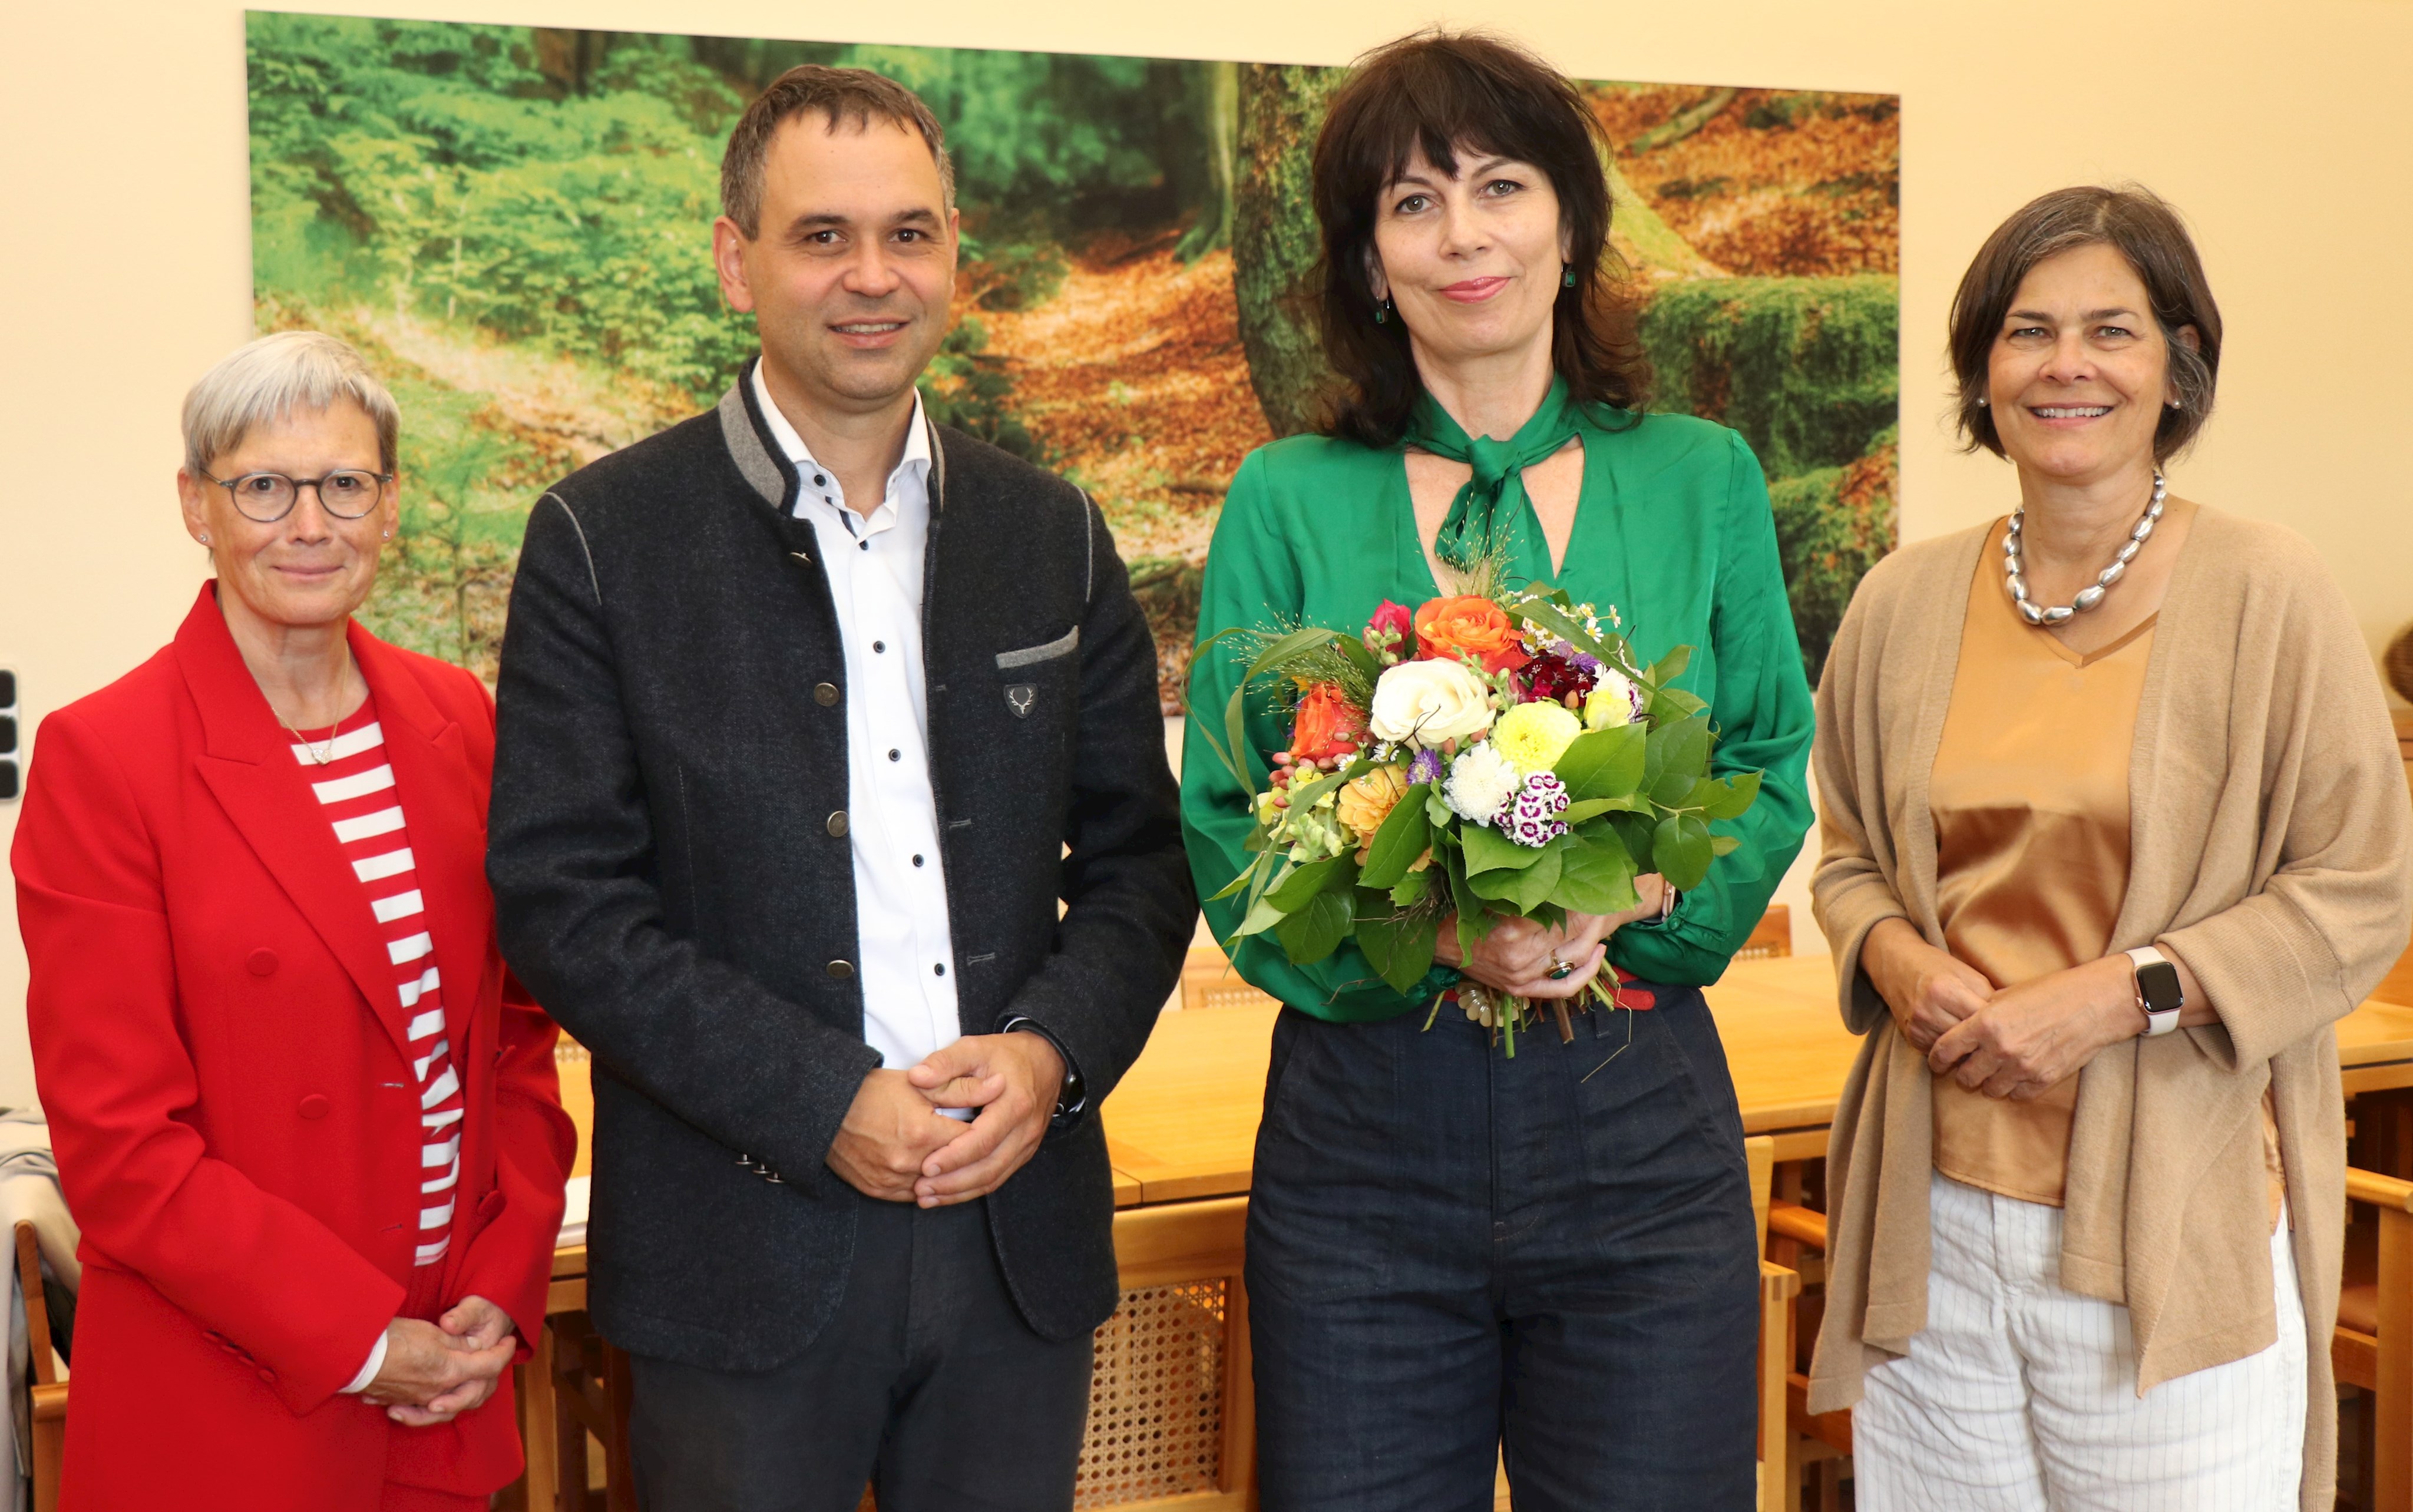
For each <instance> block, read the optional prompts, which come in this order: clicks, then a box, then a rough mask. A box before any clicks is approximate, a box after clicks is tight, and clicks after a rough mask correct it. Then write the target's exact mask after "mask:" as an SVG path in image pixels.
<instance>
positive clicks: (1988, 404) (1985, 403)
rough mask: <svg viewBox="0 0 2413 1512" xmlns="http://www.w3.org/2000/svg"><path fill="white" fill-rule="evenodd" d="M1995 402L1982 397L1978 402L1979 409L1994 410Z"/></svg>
mask: <svg viewBox="0 0 2413 1512" xmlns="http://www.w3.org/2000/svg"><path fill="white" fill-rule="evenodd" d="M1993 402H1994V401H1992V400H1991V399H1988V398H1985V397H1982V396H1980V397H1979V399H1978V400H1977V408H1980V409H1987V408H1992V406H1993Z"/></svg>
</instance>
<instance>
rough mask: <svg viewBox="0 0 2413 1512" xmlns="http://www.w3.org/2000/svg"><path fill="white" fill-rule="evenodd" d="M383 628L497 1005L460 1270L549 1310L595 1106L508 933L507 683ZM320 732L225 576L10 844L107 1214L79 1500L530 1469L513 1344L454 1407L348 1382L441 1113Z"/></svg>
mask: <svg viewBox="0 0 2413 1512" xmlns="http://www.w3.org/2000/svg"><path fill="white" fill-rule="evenodd" d="M351 647H352V654H353V656H354V658H355V659H356V660H357V661H358V662H359V664H360V668H361V671H362V673H363V674H364V675H365V676H366V678H367V679H368V684H369V687H370V689H371V690H372V691H373V692H374V693H375V695H376V698H377V715H378V719H379V721H380V722H381V723H382V725H383V726H384V730H385V739H386V749H387V751H388V753H389V755H390V757H391V760H392V766H393V772H394V782H395V786H396V790H397V791H398V793H400V795H401V799H402V804H403V808H404V811H405V813H406V814H407V816H408V820H409V824H410V841H411V847H412V850H413V852H414V853H415V856H416V859H417V863H418V869H419V875H420V878H421V880H422V891H423V892H424V893H425V895H426V898H427V912H428V918H429V932H430V933H431V934H433V935H434V937H435V941H436V956H437V961H438V962H439V963H440V964H441V966H442V968H443V971H444V996H445V999H446V1001H447V1002H448V1003H452V1004H454V1005H455V1008H454V1011H456V1012H457V1011H458V1009H459V1007H461V1006H466V1007H467V1009H468V1012H467V1014H466V1018H467V1022H468V1029H467V1031H466V1034H464V1035H462V1036H460V1037H459V1039H458V1041H456V1044H455V1047H454V1050H453V1064H454V1066H455V1067H456V1068H457V1070H458V1071H459V1073H460V1075H461V1077H462V1081H463V1085H464V1088H465V1092H466V1106H467V1112H466V1116H465V1117H464V1119H462V1141H461V1184H460V1187H459V1191H460V1193H461V1202H460V1206H459V1208H457V1209H456V1211H457V1213H458V1215H459V1216H458V1217H457V1218H456V1220H455V1223H456V1226H455V1228H454V1232H453V1240H452V1250H451V1253H449V1254H448V1255H447V1256H446V1257H445V1259H444V1261H443V1262H442V1264H443V1267H444V1275H443V1278H442V1280H443V1296H444V1298H445V1302H446V1305H448V1306H449V1305H450V1304H451V1303H452V1302H453V1301H457V1300H458V1299H460V1298H461V1297H465V1296H468V1295H470V1294H473V1293H474V1294H476V1295H478V1296H481V1297H486V1298H488V1299H489V1300H491V1301H493V1302H495V1303H496V1305H498V1306H500V1307H501V1308H503V1309H504V1310H505V1311H506V1312H509V1313H510V1314H511V1319H512V1321H513V1322H514V1323H516V1324H517V1325H518V1326H519V1331H520V1336H521V1338H522V1339H523V1340H527V1339H532V1338H534V1337H535V1336H536V1331H537V1328H538V1327H539V1325H540V1323H541V1321H542V1317H543V1312H544V1297H545V1288H546V1284H547V1280H548V1277H549V1274H550V1271H551V1264H552V1256H553V1247H554V1240H555V1236H556V1235H557V1233H558V1232H559V1225H560V1223H561V1209H562V1180H563V1178H564V1177H565V1176H567V1175H568V1173H569V1170H570V1160H571V1156H572V1153H573V1151H574V1148H575V1142H576V1136H575V1134H574V1132H573V1131H572V1129H571V1126H570V1120H569V1119H568V1118H567V1117H566V1116H565V1115H564V1114H563V1113H562V1111H561V1103H560V1092H559V1088H558V1084H557V1083H556V1081H555V1075H554V1067H553V1045H554V1040H555V1034H556V1030H555V1028H554V1026H553V1024H552V1023H551V1022H550V1021H549V1020H548V1019H546V1017H545V1016H544V1015H543V1013H542V1012H541V1011H540V1010H539V1009H538V1008H537V1006H536V1005H535V1003H534V1002H532V1001H530V1000H529V999H528V998H527V996H526V993H525V992H523V991H522V990H521V989H520V988H519V986H518V985H517V983H516V982H515V981H514V980H513V979H512V978H511V977H510V976H509V975H508V974H507V973H506V972H505V971H504V968H503V964H502V958H501V956H500V955H499V953H498V952H497V950H496V943H495V924H494V903H493V900H492V898H491V897H490V896H489V894H488V892H487V887H486V877H485V852H486V792H487V779H488V777H489V774H490V773H491V771H492V769H493V763H494V749H495V715H494V704H493V702H492V701H491V700H490V699H489V698H488V697H487V696H486V692H485V689H483V688H481V686H480V685H479V684H478V682H477V680H476V679H475V678H473V677H471V676H470V675H469V674H467V673H466V672H463V671H461V670H460V669H459V668H457V667H452V666H447V665H445V664H444V663H442V662H439V661H435V660H430V659H428V658H426V657H422V656H417V655H414V654H412V653H410V652H408V651H404V650H400V649H398V648H396V647H393V646H390V645H386V644H384V643H383V642H381V641H379V640H377V638H376V637H375V636H372V635H370V634H369V633H368V632H367V631H365V630H362V629H360V628H359V627H358V626H357V625H356V626H354V627H353V628H352V630H351ZM290 746H291V737H290V736H289V735H288V734H286V733H285V731H284V730H283V728H282V727H280V726H279V725H278V723H277V721H276V718H275V716H274V713H273V712H271V710H270V708H269V705H268V701H267V699H266V698H265V697H264V696H263V695H262V694H261V693H260V691H259V686H258V685H257V684H256V683H254V682H253V680H252V677H251V674H250V672H249V670H248V669H247V668H245V666H244V662H243V659H242V656H241V654H240V653H239V652H238V651H237V650H236V648H235V644H234V639H233V637H232V635H231V634H229V631H228V630H227V626H226V621H225V619H224V618H223V617H222V616H221V615H220V614H219V612H218V607H217V601H216V599H215V593H214V589H213V587H212V586H203V587H202V589H201V594H200V600H199V601H197V602H196V603H195V604H194V606H193V611H192V613H191V614H190V615H186V616H185V623H184V627H183V628H182V629H181V630H178V631H177V632H176V639H175V641H174V643H173V644H172V645H169V646H168V647H167V648H165V649H164V650H162V651H160V652H159V653H158V654H157V655H156V656H155V657H153V658H152V659H151V660H149V661H146V662H144V663H143V664H142V665H141V667H138V668H136V669H135V670H134V671H133V672H132V673H129V674H126V676H124V677H122V678H120V679H118V681H116V682H114V683H112V684H111V685H110V686H109V687H107V688H105V689H101V690H100V691H99V692H97V693H95V694H93V695H92V696H91V697H89V698H85V699H82V700H80V701H78V702H77V703H75V704H69V705H68V706H67V707H66V708H63V709H60V710H59V711H57V712H56V713H54V714H52V716H51V717H50V718H49V719H45V720H43V721H42V729H41V739H40V742H39V745H38V748H37V761H36V762H35V763H34V767H33V771H32V774H31V780H30V781H29V782H28V784H27V786H26V792H25V799H24V810H23V813H22V816H21V817H20V819H19V821H18V824H17V838H16V846H15V850H14V852H13V855H12V858H11V859H12V861H13V863H14V865H15V868H16V874H17V908H18V920H19V924H20V926H22V929H23V931H24V937H25V953H26V955H27V956H28V957H29V958H30V962H31V965H32V969H33V974H32V986H31V989H30V991H29V992H28V995H27V999H26V1013H27V1017H28V1019H29V1022H30V1028H31V1030H32V1036H33V1047H34V1069H35V1075H36V1077H37V1082H38V1084H39V1087H40V1090H41V1098H42V1105H43V1107H44V1108H45V1109H46V1110H47V1111H48V1113H49V1115H50V1119H51V1136H52V1143H53V1146H54V1148H55V1149H56V1150H57V1153H58V1163H59V1178H60V1181H61V1183H62V1184H63V1185H64V1186H65V1188H66V1190H67V1206H68V1208H69V1209H70V1210H71V1211H72V1212H73V1213H74V1214H75V1217H76V1221H77V1223H79V1224H81V1227H82V1230H83V1245H82V1248H81V1252H80V1253H81V1257H82V1260H83V1267H84V1270H83V1275H84V1282H83V1291H82V1294H81V1297H79V1298H78V1302H77V1309H76V1331H75V1381H74V1386H75V1390H74V1393H73V1396H72V1399H71V1401H70V1404H69V1410H68V1413H67V1465H66V1470H65V1473H64V1475H62V1477H61V1490H62V1491H63V1499H62V1503H61V1505H62V1506H63V1507H65V1508H67V1509H68V1512H75V1509H79V1508H89V1509H100V1508H107V1509H110V1512H123V1509H126V1508H140V1507H168V1506H173V1507H178V1508H182V1509H188V1512H189V1509H202V1508H217V1507H226V1508H229V1509H232V1508H237V1507H240V1508H244V1509H246V1512H254V1509H277V1508H292V1509H295V1512H301V1509H305V1508H306V1509H308V1512H352V1509H358V1512H374V1509H375V1508H376V1507H377V1504H378V1501H379V1498H380V1494H381V1492H380V1488H381V1486H382V1485H383V1484H384V1483H385V1482H386V1481H388V1480H393V1481H399V1482H403V1483H406V1484H409V1485H416V1486H423V1487H429V1488H434V1489H437V1490H452V1491H457V1492H461V1493H464V1494H467V1495H472V1496H482V1495H484V1494H485V1493H487V1492H489V1491H492V1490H496V1489H497V1488H499V1487H501V1486H503V1485H505V1484H507V1483H509V1482H510V1481H511V1478H512V1477H513V1476H515V1475H518V1474H519V1471H520V1465H521V1459H520V1444H519V1433H518V1430H517V1425H516V1421H515V1417H514V1414H513V1410H512V1404H511V1379H510V1376H509V1375H508V1374H506V1375H505V1377H504V1379H503V1382H502V1386H501V1389H499V1390H497V1391H496V1393H495V1395H494V1396H493V1397H492V1398H491V1399H490V1400H489V1401H487V1402H486V1404H485V1405H484V1406H483V1407H481V1408H480V1409H479V1410H478V1411H476V1412H474V1413H468V1414H465V1415H464V1416H461V1417H460V1418H457V1419H455V1420H454V1421H453V1422H452V1423H450V1424H447V1425H444V1426H442V1427H438V1428H430V1429H414V1428H405V1427H403V1426H401V1425H399V1424H396V1423H393V1422H392V1420H391V1419H389V1418H388V1417H387V1416H385V1413H384V1411H383V1409H381V1408H378V1407H376V1406H372V1405H370V1404H369V1403H366V1402H363V1401H361V1400H360V1399H359V1398H357V1397H347V1396H339V1395H337V1394H336V1393H337V1392H338V1391H339V1390H340V1389H341V1388H342V1387H343V1386H347V1385H348V1384H349V1383H350V1381H351V1378H352V1376H353V1375H354V1374H355V1373H357V1372H358V1371H359V1370H360V1368H361V1366H362V1364H363V1361H364V1360H365V1359H366V1358H367V1355H368V1350H369V1347H370V1345H371V1344H372V1343H373V1342H375V1340H376V1339H377V1333H378V1330H380V1329H381V1328H383V1327H385V1325H386V1322H387V1320H389V1319H390V1318H392V1317H393V1316H394V1315H395V1313H396V1312H397V1311H398V1310H399V1309H400V1307H401V1305H402V1301H403V1296H404V1287H405V1285H406V1283H407V1282H408V1280H409V1279H410V1275H411V1260H412V1252H413V1248H414V1245H415V1243H416V1239H417V1225H418V1214H419V1208H420V1205H421V1201H422V1199H421V1196H420V1193H419V1181H420V1176H419V1172H418V1167H417V1160H416V1154H417V1151H418V1149H419V1147H420V1145H421V1142H422V1134H421V1132H420V1127H419V1101H418V1096H417V1093H416V1090H415V1083H414V1080H413V1077H412V1074H411V1067H410V1064H409V1062H408V1060H407V1057H406V1053H405V1052H406V1046H407V1040H406V1038H405V1035H406V1031H407V1019H406V1015H404V1013H403V1010H402V1007H401V1004H400V1001H399V999H398V997H397V995H396V993H395V990H394V974H393V969H392V966H391V965H390V964H389V963H388V961H387V959H386V953H385V950H384V947H383V945H382V944H381V943H380V939H379V935H378V932H377V924H376V921H375V920H374V919H373V918H372V917H371V916H370V913H369V910H368V906H367V902H366V900H365V898H364V897H363V895H362V892H361V888H360V884H359V883H358V882H356V881H355V880H354V879H353V877H352V875H351V873H350V870H349V868H348V867H347V866H346V865H345V863H344V861H343V858H342V856H341V855H340V853H339V852H338V851H337V848H336V843H335V838H334V835H333V831H332V830H331V829H330V827H329V825H328V823H327V821H326V819H325V818H324V817H322V815H321V812H320V808H319V805H318V802H317V801H316V799H315V798H314V797H313V795H312V793H311V792H310V789H309V786H308V784H307V781H306V778H305V777H304V775H303V771H302V769H301V767H300V765H299V764H298V763H295V762H294V760H293V758H292V756H291V754H290ZM472 986H474V989H475V990H474V992H472V991H471V990H470V989H471V988H472ZM456 993H458V994H460V996H459V997H457V998H456V996H455V994H456ZM522 1355H523V1357H525V1356H526V1350H525V1348H523V1351H522Z"/></svg>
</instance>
